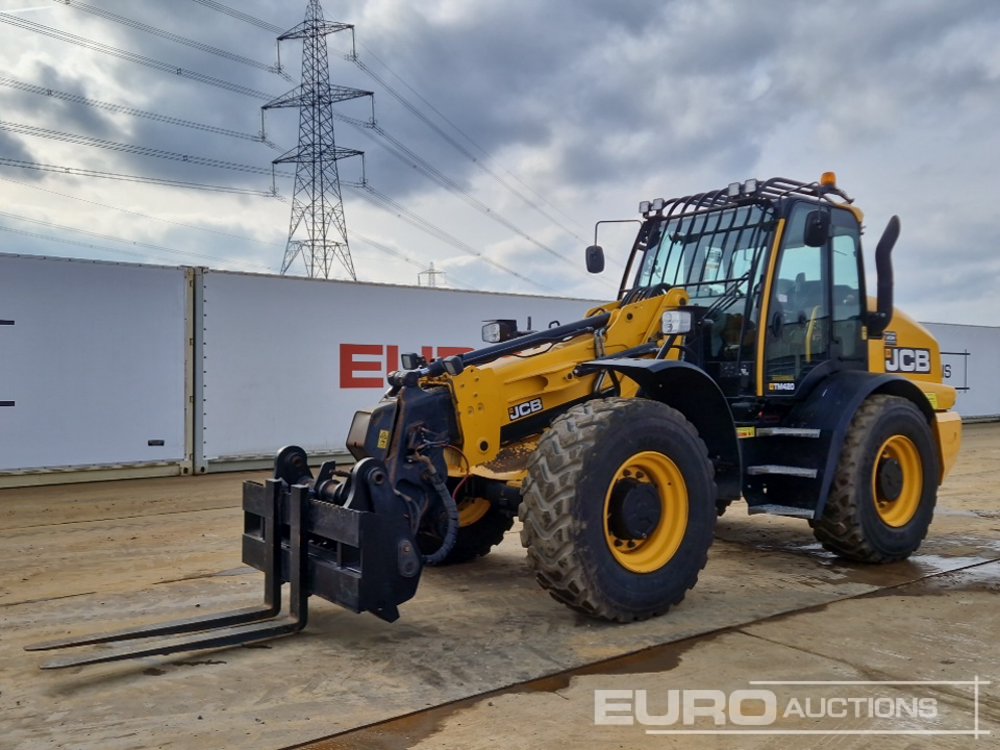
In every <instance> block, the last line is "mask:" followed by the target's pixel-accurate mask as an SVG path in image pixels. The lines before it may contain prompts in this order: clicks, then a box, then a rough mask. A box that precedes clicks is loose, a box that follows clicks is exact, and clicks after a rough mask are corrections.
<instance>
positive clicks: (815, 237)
mask: <svg viewBox="0 0 1000 750" xmlns="http://www.w3.org/2000/svg"><path fill="white" fill-rule="evenodd" d="M828 239H830V213H829V212H828V211H810V212H809V215H808V216H806V228H805V231H804V232H803V233H802V241H803V242H804V243H805V244H806V245H807V246H808V247H823V245H825V244H826V241H827V240H828Z"/></svg>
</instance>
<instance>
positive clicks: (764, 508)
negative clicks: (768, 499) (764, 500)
mask: <svg viewBox="0 0 1000 750" xmlns="http://www.w3.org/2000/svg"><path fill="white" fill-rule="evenodd" d="M749 513H750V515H751V516H752V515H756V514H757V513H768V514H770V515H772V516H794V517H795V518H812V517H813V516H814V515H815V513H814V511H813V510H812V509H811V508H796V507H795V506H794V505H775V504H767V505H751V506H750V507H749Z"/></svg>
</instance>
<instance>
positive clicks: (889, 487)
mask: <svg viewBox="0 0 1000 750" xmlns="http://www.w3.org/2000/svg"><path fill="white" fill-rule="evenodd" d="M875 481H876V482H877V483H878V490H879V492H878V496H879V497H880V498H882V499H884V500H887V501H889V502H892V501H894V500H898V499H899V496H900V495H901V494H902V492H903V467H902V466H900V463H899V461H897V460H896V459H895V458H886V459H883V460H882V461H881V462H880V463H879V467H878V476H877V477H876V478H875Z"/></svg>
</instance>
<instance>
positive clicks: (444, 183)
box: [338, 117, 611, 284]
mask: <svg viewBox="0 0 1000 750" xmlns="http://www.w3.org/2000/svg"><path fill="white" fill-rule="evenodd" d="M338 119H341V120H344V121H346V122H348V124H350V125H352V126H353V127H355V128H357V129H358V130H360V131H361V132H362V133H365V134H368V133H372V132H374V133H375V134H377V135H378V136H380V137H381V139H382V140H381V141H380V140H375V139H373V140H375V142H376V143H379V145H381V146H383V147H384V148H386V150H388V151H389V152H390V153H391V154H393V155H394V156H396V158H398V159H400V160H402V161H403V162H404V163H406V164H409V165H410V166H411V167H413V168H414V169H416V170H417V171H419V172H420V173H421V174H423V175H425V176H426V177H429V178H430V179H431V180H433V181H434V182H436V183H437V184H438V185H440V186H441V187H443V188H444V189H445V190H447V191H449V192H450V193H452V194H453V195H455V196H457V197H459V198H461V199H462V200H463V201H464V202H465V203H467V204H469V205H470V206H472V207H473V208H474V209H476V210H477V211H479V212H480V213H482V214H483V215H484V216H487V217H488V218H490V219H492V220H493V221H495V222H497V223H498V224H500V225H501V226H503V227H505V228H506V229H508V230H510V231H511V232H513V233H514V234H516V235H517V236H519V237H521V238H522V239H524V240H526V241H528V242H530V243H531V244H532V245H534V246H535V247H537V248H538V249H540V250H542V251H544V252H546V253H548V254H549V255H551V256H553V257H554V258H556V259H557V260H560V261H562V262H563V263H567V264H569V265H570V266H571V267H572V268H573V269H574V270H575V271H577V272H578V273H581V274H585V272H584V271H583V269H581V268H580V266H579V265H577V264H576V263H574V262H573V261H572V260H570V259H569V258H567V257H566V256H565V255H563V254H562V253H560V252H558V251H557V250H554V249H552V248H551V247H549V246H548V245H546V244H544V243H542V242H539V241H538V240H537V239H535V238H534V237H532V236H531V235H529V234H527V233H526V232H524V231H523V230H522V229H520V228H519V227H518V226H517V225H516V224H514V223H513V222H511V221H510V220H508V219H506V218H505V217H504V216H503V215H501V214H500V213H498V212H497V211H495V210H494V209H492V208H491V207H490V206H488V205H486V204H485V203H483V202H482V201H480V200H479V199H478V198H476V197H475V196H474V195H472V194H471V193H469V192H468V191H467V190H465V189H463V188H462V186H461V185H459V184H458V183H457V182H455V181H454V180H452V179H451V178H450V177H448V176H447V175H445V174H444V173H443V172H441V171H440V170H439V169H437V168H436V167H434V166H433V165H432V164H430V163H428V162H427V161H426V160H425V159H423V158H422V157H421V156H420V155H418V154H417V153H416V152H414V151H413V150H412V149H410V148H409V147H407V146H406V145H405V144H404V143H402V142H401V141H400V140H399V139H398V138H395V137H394V136H392V135H390V134H389V133H387V132H386V131H385V129H384V128H381V127H380V126H378V125H369V124H366V123H360V124H359V122H358V121H357V120H355V119H354V118H350V119H348V118H340V117H338ZM369 137H370V136H369ZM605 283H608V284H610V283H611V282H610V281H607V280H605Z"/></svg>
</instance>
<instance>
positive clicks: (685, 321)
mask: <svg viewBox="0 0 1000 750" xmlns="http://www.w3.org/2000/svg"><path fill="white" fill-rule="evenodd" d="M690 330H691V313H690V312H688V311H686V310H670V311H668V312H665V313H663V332H664V333H665V334H668V335H670V334H677V333H688V332H689V331H690Z"/></svg>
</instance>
